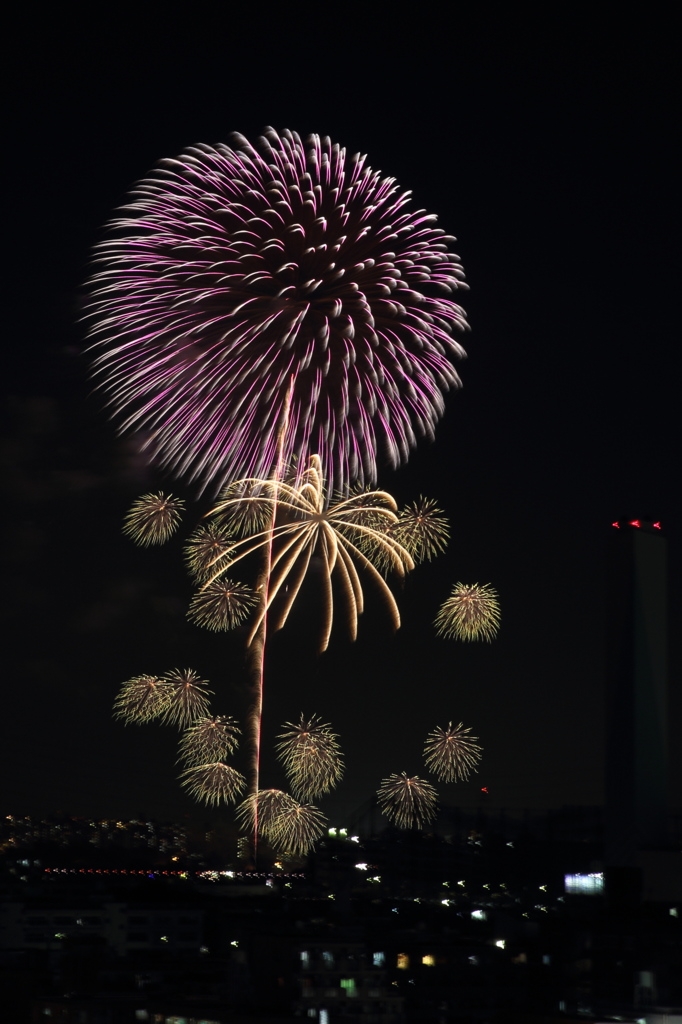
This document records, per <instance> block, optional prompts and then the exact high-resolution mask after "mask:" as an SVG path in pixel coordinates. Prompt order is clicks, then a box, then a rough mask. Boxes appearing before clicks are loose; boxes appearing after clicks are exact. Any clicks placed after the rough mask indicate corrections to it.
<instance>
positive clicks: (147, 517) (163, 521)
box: [123, 491, 185, 547]
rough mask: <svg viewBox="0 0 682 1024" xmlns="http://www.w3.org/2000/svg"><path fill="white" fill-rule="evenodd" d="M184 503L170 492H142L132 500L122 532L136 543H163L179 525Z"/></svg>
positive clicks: (147, 544) (143, 544)
mask: <svg viewBox="0 0 682 1024" xmlns="http://www.w3.org/2000/svg"><path fill="white" fill-rule="evenodd" d="M184 507H185V503H184V502H183V501H182V500H181V499H180V498H174V497H173V495H172V494H168V495H166V494H164V493H163V492H162V491H159V493H158V494H143V495H142V497H141V498H138V499H137V500H136V501H134V502H133V504H132V507H131V509H130V511H129V512H128V513H127V515H126V517H125V519H124V521H123V532H124V533H125V534H126V535H127V536H128V537H132V539H133V540H134V541H135V543H136V544H139V545H140V546H142V547H149V546H150V545H151V544H165V543H166V541H167V540H168V539H169V537H172V535H173V534H174V533H175V531H176V530H177V528H178V526H179V525H180V513H181V512H182V511H183V509H184Z"/></svg>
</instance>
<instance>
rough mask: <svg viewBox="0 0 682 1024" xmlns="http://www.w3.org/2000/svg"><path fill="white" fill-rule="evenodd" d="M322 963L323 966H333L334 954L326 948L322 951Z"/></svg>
mask: <svg viewBox="0 0 682 1024" xmlns="http://www.w3.org/2000/svg"><path fill="white" fill-rule="evenodd" d="M322 963H323V964H324V966H325V967H333V966H334V954H333V953H329V952H328V951H327V950H325V951H324V952H323V954H322Z"/></svg>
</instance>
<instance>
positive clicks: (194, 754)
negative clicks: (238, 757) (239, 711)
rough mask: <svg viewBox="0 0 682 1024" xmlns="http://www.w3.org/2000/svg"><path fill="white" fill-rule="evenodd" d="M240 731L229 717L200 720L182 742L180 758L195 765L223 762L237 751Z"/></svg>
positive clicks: (221, 716) (217, 716)
mask: <svg viewBox="0 0 682 1024" xmlns="http://www.w3.org/2000/svg"><path fill="white" fill-rule="evenodd" d="M240 731H241V730H240V729H239V727H238V725H237V722H236V720H235V719H234V718H231V717H230V716H229V715H216V717H215V718H198V719H197V720H196V721H195V722H194V724H193V725H191V726H190V727H189V729H187V730H186V731H185V733H184V735H183V737H182V739H181V741H180V758H181V759H182V760H183V761H187V762H189V763H190V764H193V765H200V764H205V763H207V762H211V761H222V759H223V758H224V757H227V756H228V754H232V753H233V752H234V751H235V750H236V749H237V744H238V739H237V737H238V736H239V733H240Z"/></svg>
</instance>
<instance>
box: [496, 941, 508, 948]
mask: <svg viewBox="0 0 682 1024" xmlns="http://www.w3.org/2000/svg"><path fill="white" fill-rule="evenodd" d="M495 945H496V946H497V948H498V949H504V947H505V945H506V942H505V941H504V939H495Z"/></svg>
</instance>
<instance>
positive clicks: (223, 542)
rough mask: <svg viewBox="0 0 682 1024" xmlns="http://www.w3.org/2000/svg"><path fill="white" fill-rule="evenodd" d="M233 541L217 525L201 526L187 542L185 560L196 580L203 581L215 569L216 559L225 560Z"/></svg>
mask: <svg viewBox="0 0 682 1024" xmlns="http://www.w3.org/2000/svg"><path fill="white" fill-rule="evenodd" d="M231 547H232V541H231V540H230V537H229V534H228V532H227V530H226V529H224V527H222V526H219V525H218V524H217V523H209V525H208V526H200V527H199V529H198V530H195V531H194V533H193V534H192V536H191V537H190V538H189V540H188V542H187V546H186V548H185V558H186V560H187V568H188V569H189V572H190V575H191V576H192V577H193V578H194V579H195V580H202V579H204V578H205V576H206V573H207V572H209V570H210V569H211V568H212V567H213V565H214V563H215V561H216V559H218V558H221V559H222V558H225V556H226V555H227V554H228V552H229V550H230V548H231Z"/></svg>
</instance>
